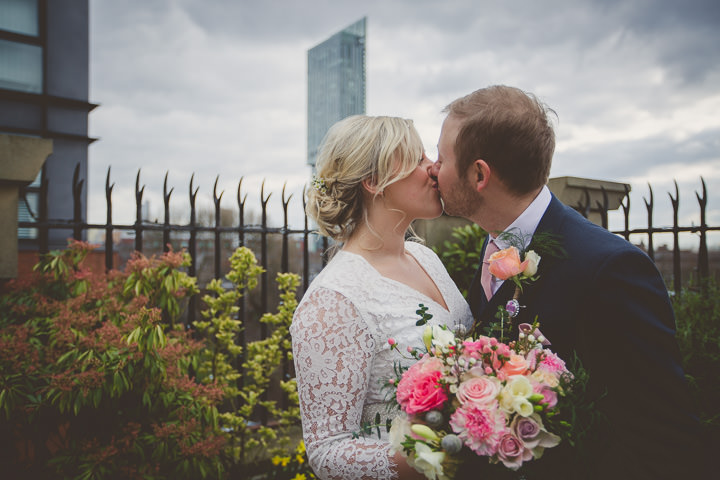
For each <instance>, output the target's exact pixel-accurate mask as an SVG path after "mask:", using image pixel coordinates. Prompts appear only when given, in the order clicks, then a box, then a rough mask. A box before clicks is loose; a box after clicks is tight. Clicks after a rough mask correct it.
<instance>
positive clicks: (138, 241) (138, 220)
mask: <svg viewBox="0 0 720 480" xmlns="http://www.w3.org/2000/svg"><path fill="white" fill-rule="evenodd" d="M144 193H145V185H143V187H142V188H140V169H138V173H137V177H135V251H136V252H142V251H143V225H142V222H143V218H142V197H143V194H144Z"/></svg>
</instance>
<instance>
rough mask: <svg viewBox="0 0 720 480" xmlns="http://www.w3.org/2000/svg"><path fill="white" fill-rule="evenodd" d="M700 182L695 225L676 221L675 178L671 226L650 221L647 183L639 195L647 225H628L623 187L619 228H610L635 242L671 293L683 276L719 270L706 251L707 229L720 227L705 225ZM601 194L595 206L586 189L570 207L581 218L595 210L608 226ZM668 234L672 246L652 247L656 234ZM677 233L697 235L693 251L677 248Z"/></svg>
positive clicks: (704, 197) (651, 211) (627, 200)
mask: <svg viewBox="0 0 720 480" xmlns="http://www.w3.org/2000/svg"><path fill="white" fill-rule="evenodd" d="M700 183H701V185H702V194H701V193H698V192H695V197H696V198H697V201H698V208H699V213H700V216H699V219H700V221H699V224H698V225H690V226H681V225H680V224H679V222H678V216H679V209H680V191H679V188H678V184H677V181H675V182H674V184H675V195H673V194H672V193H670V192H668V196H669V197H670V204H671V206H672V218H673V224H672V226H670V227H659V226H656V225H655V224H654V214H655V197H654V193H653V189H652V186H651V185H650V184H648V190H649V195H648V197H644V198H643V201H644V203H645V209H646V212H647V226H646V227H644V228H631V227H630V194H629V193H630V190H629V188H628V187H627V186H626V187H625V196H624V198H623V199H622V202H621V204H620V207H621V210H622V215H623V219H622V220H623V225H624V226H623V228H622V229H618V230H613V233H616V234H618V235H622V236H623V237H625V239H626V240H628V241H632V242H634V243H636V244H638V245H639V246H640V247H641V248H643V249H644V250H645V251H646V252H647V254H648V255H649V256H650V258H652V259H653V260H654V261H655V263H656V265H657V266H658V268H659V269H660V271H661V273H662V274H663V277H664V278H665V282H666V283H667V284H668V286H669V287H671V288H672V291H674V292H679V291H680V289H681V288H682V286H683V279H685V280H698V279H702V278H708V277H710V276H714V275H716V274H717V272H718V271H720V255H714V258H712V259H711V258H710V255H709V251H708V232H713V231H720V226H709V225H708V224H707V220H706V219H707V201H708V198H707V186H706V185H705V180H704V179H703V178H700ZM602 197H603V200H602V201H600V202H595V205H592V204H591V201H590V194H589V193H588V192H586V194H585V200H584V201H583V202H580V203H579V204H578V205H573V207H574V208H575V209H576V210H578V211H579V212H580V213H582V214H583V215H584V216H585V217H587V216H588V215H589V214H590V211H591V210H593V209H594V210H596V211H599V213H600V217H601V222H602V226H603V227H604V228H608V217H609V213H610V212H609V210H608V194H607V192H606V191H605V190H604V189H602ZM668 234H671V235H672V247H671V248H669V247H667V246H665V245H662V246H661V247H660V248H656V247H655V244H656V242H655V238H656V236H658V235H668ZM680 234H695V235H697V237H698V244H697V253H696V254H695V253H694V252H692V251H691V250H683V249H682V248H681V246H680ZM631 237H632V238H631ZM638 238H639V239H640V243H638V242H637V240H638ZM645 240H647V245H646V244H645ZM693 256H694V257H696V258H695V260H696V261H695V262H694V265H689V263H690V262H691V261H692V259H691V257H693ZM668 257H670V258H668ZM711 263H712V265H713V266H714V268H713V269H712V271H711V268H710V265H711Z"/></svg>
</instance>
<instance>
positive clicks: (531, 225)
mask: <svg viewBox="0 0 720 480" xmlns="http://www.w3.org/2000/svg"><path fill="white" fill-rule="evenodd" d="M550 200H552V194H551V193H550V189H549V188H548V187H547V185H545V186H544V187H543V188H542V189H541V190H540V193H538V194H537V196H536V197H535V199H534V200H533V201H532V203H530V205H528V206H527V208H526V209H525V211H523V213H521V214H520V216H519V217H517V218H516V219H515V221H514V222H512V223H511V224H510V225H509V226H508V228H507V229H506V230H505V231H506V232H510V233H513V234H515V235H519V236H520V238H522V241H523V249H525V248H527V246H528V245H529V244H530V240H531V239H532V236H533V234H534V233H535V229H536V228H537V226H538V224H539V223H540V220H541V219H542V216H543V215H544V214H545V210H547V207H548V205H550ZM490 238H491V239H492V240H493V241H494V242H495V244H496V245H497V246H498V248H499V249H500V250H502V249H504V248H508V247H510V246H511V243H510V242H508V241H507V240H504V239H502V238H493V237H492V235H491V236H490Z"/></svg>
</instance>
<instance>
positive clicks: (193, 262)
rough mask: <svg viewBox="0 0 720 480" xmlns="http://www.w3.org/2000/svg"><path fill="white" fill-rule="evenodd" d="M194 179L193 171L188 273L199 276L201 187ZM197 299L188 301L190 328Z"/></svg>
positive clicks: (188, 326)
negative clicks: (198, 208)
mask: <svg viewBox="0 0 720 480" xmlns="http://www.w3.org/2000/svg"><path fill="white" fill-rule="evenodd" d="M194 180H195V173H193V174H192V176H191V177H190V188H189V189H188V195H189V197H190V225H189V226H190V239H189V241H188V250H189V251H190V252H189V253H190V268H189V269H188V273H189V275H190V276H191V277H197V225H196V222H197V211H196V210H195V200H196V198H197V193H198V190H200V187H197V188H195V190H193V181H194ZM197 301H198V295H197V294H195V295H193V296H191V297H190V300H189V301H188V323H187V325H186V327H187V328H190V327H191V326H192V324H193V323H194V322H195V309H196V308H197Z"/></svg>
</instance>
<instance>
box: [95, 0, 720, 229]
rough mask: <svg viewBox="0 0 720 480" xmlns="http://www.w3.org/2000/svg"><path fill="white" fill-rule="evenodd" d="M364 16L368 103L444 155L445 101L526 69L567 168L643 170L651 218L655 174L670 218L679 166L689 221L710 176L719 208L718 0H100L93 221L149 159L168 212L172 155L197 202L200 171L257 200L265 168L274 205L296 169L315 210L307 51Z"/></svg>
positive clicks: (638, 184) (640, 179) (638, 191)
mask: <svg viewBox="0 0 720 480" xmlns="http://www.w3.org/2000/svg"><path fill="white" fill-rule="evenodd" d="M363 16H367V22H368V23H367V25H368V27H367V113H368V114H371V115H398V116H403V117H408V118H412V119H414V120H415V123H416V126H417V127H418V130H419V131H420V134H421V136H422V138H423V141H424V142H425V147H426V149H427V151H428V154H429V156H430V157H431V158H433V157H435V156H436V151H437V150H436V144H437V138H438V135H439V131H440V124H441V122H442V119H443V116H442V114H441V113H440V110H441V109H442V107H443V106H445V105H446V104H447V103H449V102H450V101H452V100H454V99H455V98H457V97H459V96H461V95H465V94H467V93H469V92H471V91H473V90H475V89H477V88H480V87H483V86H487V85H491V84H507V85H513V86H518V87H520V88H522V89H524V90H526V91H530V92H533V93H535V94H537V95H538V96H539V97H540V98H541V99H542V100H543V101H545V102H546V103H547V104H548V105H549V106H551V107H552V108H553V109H554V110H555V111H556V112H557V114H558V122H557V125H556V131H557V137H558V143H557V149H556V154H555V158H554V162H553V168H552V171H551V177H558V176H566V175H569V176H578V177H589V178H596V179H603V180H613V181H620V182H627V183H630V184H631V186H632V189H633V193H632V196H631V201H632V203H631V207H632V209H631V210H633V211H634V215H633V218H634V219H637V221H635V222H634V225H635V226H637V227H641V226H642V222H644V221H645V220H644V218H645V213H644V210H645V209H644V203H643V197H646V196H647V195H648V187H647V184H648V182H649V183H651V184H652V186H653V189H654V191H655V203H656V205H657V207H658V209H659V211H658V213H657V214H656V222H657V223H658V224H662V225H668V224H670V223H671V216H670V213H669V212H668V209H669V206H670V202H669V200H668V195H667V193H666V192H668V191H671V190H672V191H674V186H673V183H672V182H673V179H674V180H677V182H678V185H679V187H680V204H681V222H683V223H686V224H689V223H691V222H694V223H696V224H697V223H698V221H699V214H698V208H697V200H696V198H695V193H694V192H695V191H696V190H699V189H700V188H701V184H700V177H701V176H702V177H704V179H705V181H706V183H707V186H708V190H709V192H710V197H709V198H710V201H709V205H708V222H709V223H710V224H714V225H718V224H720V199H718V198H717V196H716V195H718V194H717V193H715V192H720V113H719V112H720V29H719V28H718V25H720V3H718V2H717V0H685V1H684V2H678V1H675V0H622V1H620V0H618V1H616V0H567V1H563V0H542V1H538V0H514V1H489V0H447V1H442V2H439V1H435V0H364V1H341V0H306V1H290V0H282V1H281V0H265V1H260V0H257V1H250V0H126V1H124V2H109V1H106V0H90V41H91V51H90V61H91V66H90V70H91V82H90V85H91V90H90V99H91V101H92V102H95V103H99V104H100V107H99V108H97V109H96V110H95V111H93V112H92V113H91V115H90V135H91V136H94V137H98V138H99V139H100V140H99V141H98V142H95V143H94V144H93V145H92V146H91V147H90V185H91V189H90V192H89V193H90V202H89V212H88V213H89V217H90V220H91V221H103V219H104V216H105V208H104V191H103V187H104V183H105V175H106V173H107V169H108V166H112V177H111V178H112V181H113V182H115V184H116V185H115V190H114V194H113V199H114V204H115V205H122V204H125V205H128V206H129V207H130V208H126V209H122V208H119V207H115V210H116V217H117V220H118V221H132V212H133V211H134V209H133V208H132V206H133V205H134V196H133V193H132V192H133V188H134V183H135V176H136V174H137V172H138V169H142V173H141V182H142V183H143V184H145V185H146V198H148V199H149V200H150V203H151V214H153V212H155V213H154V215H159V214H160V211H161V204H160V202H161V200H160V199H161V192H162V182H163V178H164V176H165V173H166V172H169V176H168V185H169V186H170V187H174V188H175V193H173V197H172V198H173V206H174V208H177V209H178V210H181V211H182V210H187V208H188V201H187V191H188V183H189V181H190V177H191V175H193V173H194V174H195V185H196V186H199V187H200V190H199V193H198V202H199V203H200V204H206V205H209V204H211V202H212V200H211V198H212V189H213V183H214V181H215V178H216V177H217V176H219V181H218V187H219V190H221V191H225V196H224V197H223V204H224V205H228V206H229V205H230V204H231V203H232V202H233V201H234V198H235V194H236V191H237V184H238V181H239V179H240V178H241V177H243V178H244V180H243V192H244V193H247V194H248V205H249V208H251V209H252V208H256V206H257V205H259V196H260V184H261V182H262V181H263V180H265V186H266V193H267V192H273V197H272V199H271V200H270V205H274V204H278V205H279V202H280V191H281V189H282V186H283V185H284V184H286V185H287V192H288V195H289V194H290V193H292V194H293V195H294V197H293V198H294V199H295V202H294V203H293V202H291V214H292V212H297V211H299V209H300V206H299V197H300V195H301V191H302V186H303V185H304V184H305V182H307V179H308V176H309V174H310V169H309V167H308V166H307V165H306V163H305V161H306V158H305V155H306V102H307V50H308V49H310V48H312V47H313V46H315V45H317V44H318V43H321V42H322V41H324V40H325V39H327V38H328V37H329V36H330V35H332V34H333V33H335V32H336V31H338V30H340V29H342V28H344V27H346V26H348V25H350V24H351V23H354V22H355V21H357V20H359V19H360V18H362V17H363ZM713 194H715V196H714V195H713ZM293 205H296V207H297V208H296V209H295V210H293ZM275 218H278V219H279V218H280V217H279V215H277V216H276V217H275ZM294 218H298V217H294ZM297 226H298V227H300V226H301V225H297Z"/></svg>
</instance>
